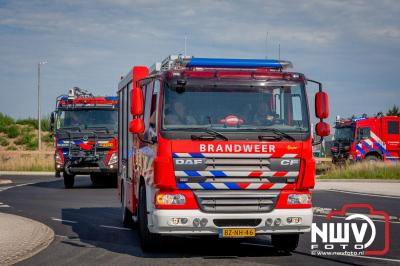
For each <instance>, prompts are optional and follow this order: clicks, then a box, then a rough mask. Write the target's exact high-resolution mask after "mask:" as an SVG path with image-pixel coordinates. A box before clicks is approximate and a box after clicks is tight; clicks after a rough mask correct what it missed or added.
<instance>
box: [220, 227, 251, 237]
mask: <svg viewBox="0 0 400 266" xmlns="http://www.w3.org/2000/svg"><path fill="white" fill-rule="evenodd" d="M255 236H256V229H255V228H221V229H219V237H232V238H233V237H255Z"/></svg>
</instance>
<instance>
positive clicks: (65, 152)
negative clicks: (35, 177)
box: [51, 87, 118, 188]
mask: <svg viewBox="0 0 400 266" xmlns="http://www.w3.org/2000/svg"><path fill="white" fill-rule="evenodd" d="M117 109H118V97H117V96H94V95H93V94H91V93H89V92H88V91H86V90H82V89H80V88H77V87H75V88H72V89H70V90H69V93H68V95H61V96H59V97H58V98H57V102H56V111H55V112H53V113H52V115H51V125H52V128H53V133H54V137H55V144H54V145H55V155H54V159H55V160H54V164H55V171H56V176H60V174H61V173H63V177H64V185H65V188H72V187H73V186H74V180H75V175H78V174H84V175H90V178H91V180H92V182H93V184H99V183H100V184H101V183H102V184H115V182H116V179H117V177H116V173H117V163H118V157H117V156H118V154H117V149H118V141H117V122H118V120H117V114H118V110H117Z"/></svg>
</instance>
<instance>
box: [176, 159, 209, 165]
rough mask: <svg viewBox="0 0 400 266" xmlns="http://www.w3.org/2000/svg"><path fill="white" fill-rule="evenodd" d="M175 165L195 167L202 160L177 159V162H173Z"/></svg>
mask: <svg viewBox="0 0 400 266" xmlns="http://www.w3.org/2000/svg"><path fill="white" fill-rule="evenodd" d="M175 163H176V164H177V165H196V164H202V163H203V160H202V159H177V160H175Z"/></svg>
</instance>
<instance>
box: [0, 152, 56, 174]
mask: <svg viewBox="0 0 400 266" xmlns="http://www.w3.org/2000/svg"><path fill="white" fill-rule="evenodd" d="M0 171H54V159H53V155H52V154H48V153H38V152H32V153H19V152H9V153H7V152H1V153H0Z"/></svg>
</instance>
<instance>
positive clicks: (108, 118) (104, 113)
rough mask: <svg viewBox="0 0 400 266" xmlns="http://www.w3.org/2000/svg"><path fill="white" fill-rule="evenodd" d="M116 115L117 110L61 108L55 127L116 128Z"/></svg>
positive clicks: (71, 128) (77, 128)
mask: <svg viewBox="0 0 400 266" xmlns="http://www.w3.org/2000/svg"><path fill="white" fill-rule="evenodd" d="M117 117H118V111H117V110H103V109H91V110H82V109H81V110H65V111H64V110H63V111H59V112H58V115H57V121H56V129H69V130H83V129H93V130H104V129H106V130H117V127H118V125H117V122H118V120H117Z"/></svg>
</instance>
